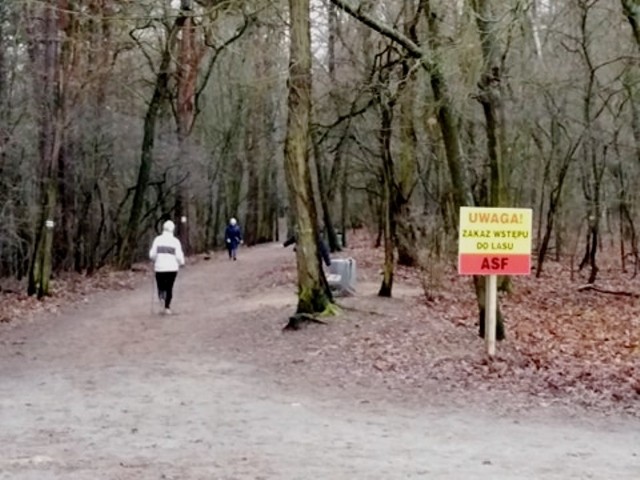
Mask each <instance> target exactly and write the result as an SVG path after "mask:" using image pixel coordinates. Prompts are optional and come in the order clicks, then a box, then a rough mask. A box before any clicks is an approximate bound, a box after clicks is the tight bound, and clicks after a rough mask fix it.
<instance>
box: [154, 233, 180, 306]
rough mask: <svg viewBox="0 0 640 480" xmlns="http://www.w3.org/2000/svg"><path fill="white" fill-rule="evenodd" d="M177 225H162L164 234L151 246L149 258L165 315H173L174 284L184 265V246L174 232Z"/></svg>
mask: <svg viewBox="0 0 640 480" xmlns="http://www.w3.org/2000/svg"><path fill="white" fill-rule="evenodd" d="M175 228H176V226H175V224H174V223H173V222H172V221H171V220H167V221H166V222H164V224H163V225H162V234H160V235H158V236H157V237H156V238H155V239H154V240H153V244H152V245H151V250H150V251H149V258H150V259H151V260H152V261H153V268H154V270H155V273H156V284H157V286H158V297H159V298H160V301H161V302H164V313H165V314H167V315H171V300H172V299H173V284H174V283H175V281H176V276H177V275H178V270H179V269H180V267H181V266H183V265H184V253H183V251H182V244H181V243H180V240H178V239H177V238H176V237H175V236H174V235H173V232H174V231H175Z"/></svg>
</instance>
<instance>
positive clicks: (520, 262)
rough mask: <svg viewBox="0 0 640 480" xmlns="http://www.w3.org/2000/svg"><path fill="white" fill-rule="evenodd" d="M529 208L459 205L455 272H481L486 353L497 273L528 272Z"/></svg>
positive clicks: (491, 339) (492, 348)
mask: <svg viewBox="0 0 640 480" xmlns="http://www.w3.org/2000/svg"><path fill="white" fill-rule="evenodd" d="M532 221H533V211H532V210H531V209H530V208H491V207H461V208H460V233H459V244H458V247H459V249H458V273H459V274H460V275H483V276H486V277H487V279H486V283H485V317H484V320H485V329H484V338H485V342H486V346H487V353H488V354H489V355H490V356H493V355H495V352H496V315H497V311H498V275H529V274H530V273H531V233H532V232H531V230H532Z"/></svg>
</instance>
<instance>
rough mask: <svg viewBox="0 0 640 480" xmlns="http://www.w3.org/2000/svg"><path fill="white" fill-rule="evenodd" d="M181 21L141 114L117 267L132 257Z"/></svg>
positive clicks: (125, 265)
mask: <svg viewBox="0 0 640 480" xmlns="http://www.w3.org/2000/svg"><path fill="white" fill-rule="evenodd" d="M185 21H186V17H185V15H183V14H180V15H178V17H177V18H176V20H175V22H174V24H173V27H172V28H171V29H170V30H169V32H168V33H167V36H168V38H167V40H166V43H165V46H164V50H163V52H162V58H161V61H160V67H159V69H158V73H157V76H156V81H155V85H154V89H153V95H152V96H151V101H150V103H149V106H148V107H147V113H146V115H145V117H144V133H143V138H142V150H141V155H140V166H139V168H138V179H137V181H136V186H135V191H134V194H133V201H132V204H131V211H130V213H129V220H128V222H127V226H126V229H125V231H124V234H123V239H122V244H121V245H120V250H119V252H118V266H119V267H120V268H121V269H128V268H131V265H132V264H133V262H134V259H135V254H136V244H137V242H138V232H139V228H140V221H141V220H142V215H143V207H144V199H145V195H146V192H147V186H148V185H149V178H150V177H151V167H152V165H153V150H154V146H155V140H156V124H157V122H158V118H159V116H160V111H161V109H162V107H163V106H164V104H165V103H166V102H167V100H168V99H169V95H170V94H169V77H170V67H171V61H172V58H173V45H174V43H175V39H176V36H177V32H178V31H179V30H180V29H181V27H182V26H183V25H184V23H185Z"/></svg>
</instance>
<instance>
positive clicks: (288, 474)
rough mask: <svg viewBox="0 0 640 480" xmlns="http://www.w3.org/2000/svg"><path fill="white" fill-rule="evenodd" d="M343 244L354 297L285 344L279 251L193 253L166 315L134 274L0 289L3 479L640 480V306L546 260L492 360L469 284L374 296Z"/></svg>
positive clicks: (454, 281)
mask: <svg viewBox="0 0 640 480" xmlns="http://www.w3.org/2000/svg"><path fill="white" fill-rule="evenodd" d="M354 240H355V241H354V242H353V247H352V248H350V249H349V250H348V251H346V252H344V253H343V254H342V255H344V256H353V257H354V258H356V260H357V262H358V269H359V270H358V280H359V283H358V292H357V295H356V296H354V297H349V298H340V299H338V302H339V304H340V305H341V306H342V307H343V309H342V313H341V314H340V315H338V316H336V317H335V318H332V319H329V323H328V325H314V326H309V327H307V328H305V329H302V330H300V331H296V332H283V331H282V327H283V325H284V324H285V323H286V319H287V317H288V315H290V314H291V313H292V312H293V311H294V308H295V302H296V298H295V292H294V290H295V287H294V275H295V256H294V254H293V253H292V251H291V249H290V248H289V249H284V248H282V246H280V245H279V244H272V245H265V246H259V247H255V248H250V249H242V250H241V252H240V256H239V260H238V261H237V262H229V261H228V260H227V259H226V258H225V257H224V255H221V254H215V255H213V257H212V258H211V259H210V260H208V261H205V260H203V258H202V257H198V258H192V259H190V262H189V265H188V266H187V267H186V268H185V270H184V271H182V272H181V273H180V274H179V276H178V281H177V287H176V296H175V300H174V310H175V312H176V315H174V316H170V317H165V316H159V315H157V314H153V313H152V311H151V310H152V304H153V303H154V302H155V300H154V291H153V284H152V280H151V278H152V277H151V274H150V272H149V271H147V270H146V267H140V268H138V269H137V270H136V271H133V272H127V273H115V272H108V271H104V272H101V273H100V274H98V275H96V276H95V277H92V278H91V279H86V278H80V277H77V276H73V275H69V276H65V277H61V278H59V279H57V282H56V288H57V290H56V295H55V296H54V298H52V299H47V300H46V301H44V302H37V301H35V300H32V299H28V298H25V297H24V296H22V295H20V294H18V293H10V292H7V290H6V286H5V290H4V291H3V292H0V320H1V322H0V445H2V450H1V452H0V479H3V480H4V479H7V480H9V479H11V480H27V479H34V480H47V479H65V480H67V479H69V480H72V479H87V480H98V479H109V480H112V479H181V480H185V479H202V480H205V479H206V480H211V479H229V480H231V479H237V480H245V479H246V480H248V479H253V480H257V479H264V480H267V479H269V480H271V479H300V480H309V479H330V480H342V479H345V480H346V479H349V480H353V479H367V480H368V479H384V480H390V479H405V478H425V479H479V480H484V479H486V480H489V479H491V480H496V479H558V480H560V479H562V480H568V479H603V480H604V479H607V480H608V479H613V478H615V479H634V480H636V479H638V478H639V475H640V306H639V305H638V303H640V302H639V301H638V299H637V298H635V297H634V296H627V295H618V294H603V293H598V292H594V291H580V290H578V288H577V287H578V286H579V285H580V279H579V278H575V279H574V280H570V278H569V273H568V272H567V271H565V270H563V268H562V267H561V266H560V265H559V264H550V265H549V267H548V269H549V273H548V274H545V276H544V278H543V279H541V280H536V279H535V278H528V277H527V278H519V279H516V280H515V282H514V290H513V293H511V294H510V295H507V296H504V297H503V298H502V300H501V304H502V306H503V309H504V312H505V315H506V317H507V335H508V339H507V341H505V342H502V343H500V344H499V345H498V355H497V357H496V358H495V359H494V360H493V361H488V360H487V358H486V356H485V354H484V345H483V342H482V340H481V339H479V338H478V337H477V333H476V331H477V326H476V325H475V312H476V309H475V308H474V303H473V295H472V291H471V287H470V283H469V279H461V278H459V277H457V276H456V275H455V272H454V271H453V270H452V269H450V268H443V267H438V266H437V265H435V264H434V265H432V266H430V267H429V270H428V271H427V272H418V271H412V270H405V269H399V271H398V273H397V276H396V284H395V287H394V298H393V299H380V298H378V297H376V295H375V294H376V291H377V288H378V286H379V272H378V270H379V267H380V256H381V252H379V251H373V250H372V249H371V248H370V247H369V240H368V239H366V238H364V237H357V238H355V239H354ZM628 277H629V276H627V277H626V278H625V279H624V280H620V278H622V276H621V275H620V274H618V273H616V272H615V271H614V270H613V269H612V270H611V271H607V269H606V268H603V269H602V271H601V278H602V283H601V284H600V285H602V286H603V287H606V288H607V289H610V290H615V291H625V292H628V293H634V291H633V290H632V288H633V287H634V286H635V285H634V284H635V283H637V281H634V280H632V279H630V278H628ZM425 278H426V280H425ZM424 285H426V286H427V289H428V293H429V299H428V300H427V299H426V296H425V287H424ZM155 306H156V307H157V305H155Z"/></svg>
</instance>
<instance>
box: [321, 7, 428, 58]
mask: <svg viewBox="0 0 640 480" xmlns="http://www.w3.org/2000/svg"><path fill="white" fill-rule="evenodd" d="M331 3H333V4H334V5H335V6H336V7H338V8H340V9H341V10H344V11H345V12H347V13H348V14H349V15H351V16H352V17H353V18H355V19H356V20H358V21H360V22H362V23H363V24H365V25H366V26H368V27H370V28H372V29H373V30H375V31H376V32H378V33H379V34H380V35H383V36H385V37H387V38H389V39H391V40H393V41H394V42H396V43H397V44H399V45H401V46H402V47H403V48H405V49H406V50H407V52H409V54H410V55H411V56H412V57H414V58H419V59H423V57H424V52H423V51H422V49H421V48H420V45H418V44H417V43H415V42H414V41H413V40H411V39H410V38H409V37H407V36H406V35H403V34H402V33H400V32H398V31H397V30H395V29H393V28H391V27H389V26H388V25H385V24H384V23H383V22H381V21H379V20H377V19H375V18H373V17H372V16H371V15H369V14H368V13H366V12H363V11H362V7H361V6H358V7H357V8H356V7H353V6H352V5H350V4H349V2H348V1H346V0H331Z"/></svg>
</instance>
